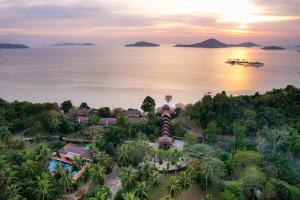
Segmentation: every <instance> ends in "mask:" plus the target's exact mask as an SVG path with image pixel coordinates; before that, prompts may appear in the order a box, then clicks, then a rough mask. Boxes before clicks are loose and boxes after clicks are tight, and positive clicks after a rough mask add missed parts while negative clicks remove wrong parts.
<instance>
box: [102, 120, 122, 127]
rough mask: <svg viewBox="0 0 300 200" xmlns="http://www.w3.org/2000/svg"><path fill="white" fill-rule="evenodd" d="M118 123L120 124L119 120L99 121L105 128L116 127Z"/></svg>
mask: <svg viewBox="0 0 300 200" xmlns="http://www.w3.org/2000/svg"><path fill="white" fill-rule="evenodd" d="M117 122H118V120H117V118H101V119H99V123H100V125H101V126H103V127H108V126H111V125H116V124H117Z"/></svg>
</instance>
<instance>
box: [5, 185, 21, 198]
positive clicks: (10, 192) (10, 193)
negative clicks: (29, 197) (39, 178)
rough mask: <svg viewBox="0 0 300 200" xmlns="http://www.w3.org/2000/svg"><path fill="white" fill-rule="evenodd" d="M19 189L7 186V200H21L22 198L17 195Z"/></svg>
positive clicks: (16, 186) (15, 186)
mask: <svg viewBox="0 0 300 200" xmlns="http://www.w3.org/2000/svg"><path fill="white" fill-rule="evenodd" d="M20 190H21V188H20V187H18V185H16V184H11V185H9V186H7V189H6V191H7V200H21V199H23V198H22V196H21V195H20V194H19V192H20Z"/></svg>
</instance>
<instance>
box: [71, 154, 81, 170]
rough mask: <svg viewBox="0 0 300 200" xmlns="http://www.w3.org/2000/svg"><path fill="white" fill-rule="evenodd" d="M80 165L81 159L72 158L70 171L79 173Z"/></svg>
mask: <svg viewBox="0 0 300 200" xmlns="http://www.w3.org/2000/svg"><path fill="white" fill-rule="evenodd" d="M81 164H82V162H81V159H80V158H79V157H78V156H75V157H74V158H73V163H72V171H79V170H80V167H81Z"/></svg>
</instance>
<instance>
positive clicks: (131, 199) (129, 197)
mask: <svg viewBox="0 0 300 200" xmlns="http://www.w3.org/2000/svg"><path fill="white" fill-rule="evenodd" d="M122 197H123V199H124V200H140V199H139V198H138V197H136V196H135V194H134V193H133V192H126V193H124V194H123V195H122Z"/></svg>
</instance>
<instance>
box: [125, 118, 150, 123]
mask: <svg viewBox="0 0 300 200" xmlns="http://www.w3.org/2000/svg"><path fill="white" fill-rule="evenodd" d="M127 123H129V124H138V123H146V118H145V117H130V118H128V119H127Z"/></svg>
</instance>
